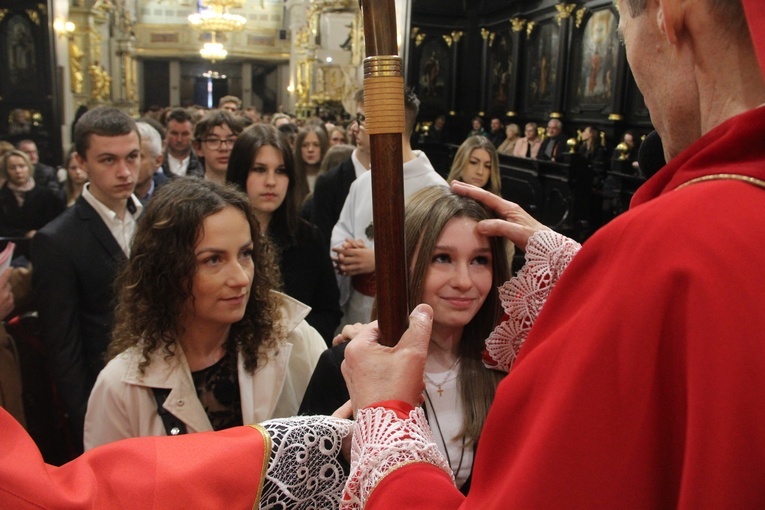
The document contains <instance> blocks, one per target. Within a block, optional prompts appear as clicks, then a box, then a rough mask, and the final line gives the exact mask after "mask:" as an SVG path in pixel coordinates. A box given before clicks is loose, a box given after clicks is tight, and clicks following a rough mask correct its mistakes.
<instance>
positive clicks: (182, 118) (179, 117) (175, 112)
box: [165, 108, 194, 125]
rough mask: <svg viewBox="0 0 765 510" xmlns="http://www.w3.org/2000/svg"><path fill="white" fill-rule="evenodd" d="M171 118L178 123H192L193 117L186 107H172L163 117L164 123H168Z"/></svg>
mask: <svg viewBox="0 0 765 510" xmlns="http://www.w3.org/2000/svg"><path fill="white" fill-rule="evenodd" d="M171 120H174V121H175V122H177V123H179V124H182V123H184V122H190V123H191V124H194V118H193V117H192V116H191V113H189V111H188V110H187V109H186V108H173V109H172V110H170V113H168V114H167V117H165V125H167V124H169V123H170V121H171Z"/></svg>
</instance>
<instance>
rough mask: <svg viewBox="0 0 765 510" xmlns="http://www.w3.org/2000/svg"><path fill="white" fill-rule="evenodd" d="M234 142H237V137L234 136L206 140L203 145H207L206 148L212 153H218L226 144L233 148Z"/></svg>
mask: <svg viewBox="0 0 765 510" xmlns="http://www.w3.org/2000/svg"><path fill="white" fill-rule="evenodd" d="M234 142H236V137H234V136H232V137H231V138H205V139H204V140H202V143H204V144H205V147H206V148H207V149H209V150H211V151H217V150H219V149H221V148H222V147H223V144H224V143H225V144H226V145H227V146H229V147H233V146H234Z"/></svg>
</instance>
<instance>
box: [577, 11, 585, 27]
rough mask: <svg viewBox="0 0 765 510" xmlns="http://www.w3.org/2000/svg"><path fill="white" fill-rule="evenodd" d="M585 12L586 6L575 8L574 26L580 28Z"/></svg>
mask: <svg viewBox="0 0 765 510" xmlns="http://www.w3.org/2000/svg"><path fill="white" fill-rule="evenodd" d="M585 12H587V7H582V8H581V9H577V10H576V28H581V26H582V19H583V18H584V13H585Z"/></svg>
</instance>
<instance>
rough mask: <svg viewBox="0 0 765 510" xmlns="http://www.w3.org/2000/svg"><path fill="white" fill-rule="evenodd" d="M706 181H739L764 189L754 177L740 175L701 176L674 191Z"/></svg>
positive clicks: (761, 183) (763, 183)
mask: <svg viewBox="0 0 765 510" xmlns="http://www.w3.org/2000/svg"><path fill="white" fill-rule="evenodd" d="M707 181H741V182H746V183H749V184H752V185H754V186H759V187H760V188H763V189H765V181H763V180H760V179H757V178H756V177H750V176H748V175H741V174H712V175H703V176H701V177H696V178H695V179H691V180H690V181H687V182H684V183H682V184H681V185H680V186H678V187H676V188H675V191H677V190H679V189H681V188H685V187H686V186H690V185H691V184H696V183H699V182H707Z"/></svg>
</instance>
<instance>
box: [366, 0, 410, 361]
mask: <svg viewBox="0 0 765 510" xmlns="http://www.w3.org/2000/svg"><path fill="white" fill-rule="evenodd" d="M360 2H361V10H362V15H363V17H364V39H365V41H366V54H367V58H366V59H364V111H365V115H366V124H365V126H366V130H367V133H368V134H369V146H370V153H371V162H372V165H371V169H372V170H371V171H372V200H373V202H372V214H373V220H372V221H373V224H374V240H375V280H376V285H377V318H378V323H379V326H380V333H381V335H380V343H382V344H384V345H390V346H393V345H395V344H396V342H398V340H399V338H401V335H402V334H403V333H404V331H405V330H406V327H407V321H408V318H409V303H408V292H407V279H408V278H407V275H408V274H409V270H408V268H407V267H406V258H405V253H404V174H403V156H402V150H401V136H402V134H403V133H404V131H405V124H406V114H405V111H404V74H403V69H402V60H401V58H400V57H399V56H398V49H397V46H396V9H395V3H394V0H360Z"/></svg>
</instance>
